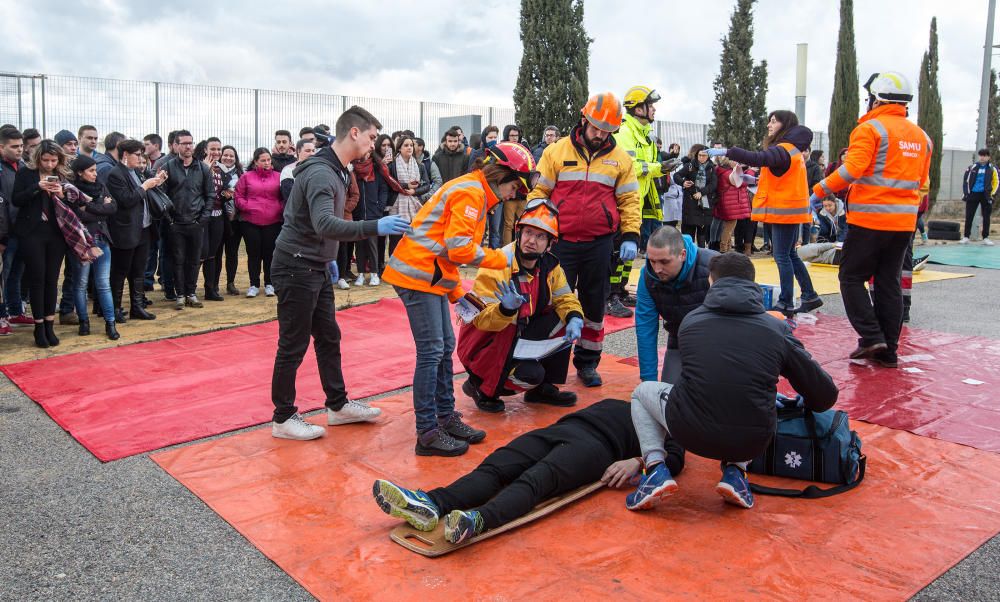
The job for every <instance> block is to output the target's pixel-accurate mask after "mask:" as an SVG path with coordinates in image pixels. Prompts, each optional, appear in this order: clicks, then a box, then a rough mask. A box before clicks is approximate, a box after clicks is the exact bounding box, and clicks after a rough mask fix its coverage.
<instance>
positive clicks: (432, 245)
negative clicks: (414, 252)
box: [406, 232, 448, 257]
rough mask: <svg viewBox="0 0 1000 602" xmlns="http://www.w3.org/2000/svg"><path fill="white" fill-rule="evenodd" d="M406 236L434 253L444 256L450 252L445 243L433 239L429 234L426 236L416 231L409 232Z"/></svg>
mask: <svg viewBox="0 0 1000 602" xmlns="http://www.w3.org/2000/svg"><path fill="white" fill-rule="evenodd" d="M406 238H408V239H409V240H410V241H412V242H415V243H417V244H418V245H420V246H421V247H423V248H425V249H427V250H428V251H430V252H431V253H433V254H434V255H438V256H440V257H443V256H445V255H447V254H448V249H447V248H445V247H444V245H442V244H441V243H439V242H437V241H436V240H432V239H430V238H428V237H427V236H424V235H423V234H417V233H415V232H414V233H413V234H408V235H407V236H406Z"/></svg>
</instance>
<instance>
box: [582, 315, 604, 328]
mask: <svg viewBox="0 0 1000 602" xmlns="http://www.w3.org/2000/svg"><path fill="white" fill-rule="evenodd" d="M583 327H584V328H589V329H590V330H597V331H600V330H604V322H591V321H590V320H588V319H587V318H584V319H583Z"/></svg>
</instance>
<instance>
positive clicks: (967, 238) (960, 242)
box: [958, 236, 969, 245]
mask: <svg viewBox="0 0 1000 602" xmlns="http://www.w3.org/2000/svg"><path fill="white" fill-rule="evenodd" d="M958 244H960V245H967V244H969V237H968V236H963V237H962V240H960V241H958Z"/></svg>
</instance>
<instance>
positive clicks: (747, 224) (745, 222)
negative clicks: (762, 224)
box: [733, 218, 757, 253]
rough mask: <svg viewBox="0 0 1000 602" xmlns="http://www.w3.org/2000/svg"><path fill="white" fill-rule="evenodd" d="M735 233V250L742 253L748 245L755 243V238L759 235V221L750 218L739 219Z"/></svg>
mask: <svg viewBox="0 0 1000 602" xmlns="http://www.w3.org/2000/svg"><path fill="white" fill-rule="evenodd" d="M733 235H734V238H735V240H736V244H735V246H734V247H733V250H734V251H737V252H740V253H742V252H743V249H744V248H745V247H746V245H751V246H752V245H753V239H754V238H755V237H756V236H757V222H755V221H753V220H751V219H750V218H746V219H741V220H739V221H737V222H736V230H734V231H733Z"/></svg>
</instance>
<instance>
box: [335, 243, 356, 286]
mask: <svg viewBox="0 0 1000 602" xmlns="http://www.w3.org/2000/svg"><path fill="white" fill-rule="evenodd" d="M353 256H354V242H349V241H341V242H340V246H339V247H337V273H338V274H340V276H338V277H339V278H343V279H345V280H346V279H347V273H348V272H350V271H351V258H352V257H353Z"/></svg>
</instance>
